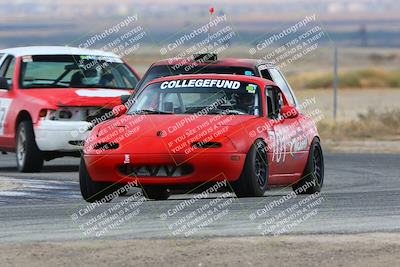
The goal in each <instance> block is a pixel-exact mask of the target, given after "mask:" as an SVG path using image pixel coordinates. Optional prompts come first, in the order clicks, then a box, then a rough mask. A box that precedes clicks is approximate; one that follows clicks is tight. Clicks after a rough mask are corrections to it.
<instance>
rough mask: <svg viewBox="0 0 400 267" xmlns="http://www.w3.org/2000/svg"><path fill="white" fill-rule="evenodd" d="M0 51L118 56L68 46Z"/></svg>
mask: <svg viewBox="0 0 400 267" xmlns="http://www.w3.org/2000/svg"><path fill="white" fill-rule="evenodd" d="M0 53H4V54H9V55H13V56H16V57H20V56H38V55H91V56H103V57H118V56H117V55H115V54H114V53H111V52H105V51H102V50H94V49H84V48H77V47H68V46H25V47H15V48H7V49H3V50H0Z"/></svg>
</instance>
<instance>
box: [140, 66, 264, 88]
mask: <svg viewBox="0 0 400 267" xmlns="http://www.w3.org/2000/svg"><path fill="white" fill-rule="evenodd" d="M212 73H214V74H234V75H247V76H256V75H255V73H254V70H252V69H250V68H243V67H229V66H215V65H206V66H192V65H184V66H173V65H163V66H154V67H151V68H150V70H149V71H148V72H147V74H146V75H145V77H143V79H142V81H140V85H139V86H140V87H142V86H144V85H146V84H147V83H148V82H150V81H152V80H154V79H157V78H161V77H168V76H175V75H185V74H212Z"/></svg>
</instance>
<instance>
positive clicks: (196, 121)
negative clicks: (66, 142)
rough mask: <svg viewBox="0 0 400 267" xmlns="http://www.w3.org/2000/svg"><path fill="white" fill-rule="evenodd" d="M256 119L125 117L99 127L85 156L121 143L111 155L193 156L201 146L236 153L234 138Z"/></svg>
mask: <svg viewBox="0 0 400 267" xmlns="http://www.w3.org/2000/svg"><path fill="white" fill-rule="evenodd" d="M256 119H257V117H255V116H242V115H232V116H230V115H223V116H215V115H213V116H211V115H203V116H197V117H194V116H191V115H123V116H121V117H118V118H116V119H113V120H109V121H106V122H104V123H102V124H99V125H97V126H96V128H95V129H94V130H93V132H92V136H91V138H89V139H88V140H87V142H86V143H85V146H86V148H87V151H85V153H92V152H93V151H90V150H91V149H90V147H91V146H92V145H94V144H97V143H112V142H117V143H119V149H117V150H114V151H109V150H108V151H106V152H107V153H167V154H168V153H169V154H171V153H172V154H179V153H181V154H182V153H187V151H189V153H190V151H191V150H190V149H189V148H190V147H192V146H193V143H197V142H219V143H224V144H225V145H224V151H231V152H233V151H237V147H236V144H233V143H232V141H231V140H230V136H231V135H232V134H238V132H239V131H240V130H242V129H244V128H245V127H246V126H247V125H249V124H251V122H250V121H253V120H256ZM241 136H243V132H241ZM245 139H246V138H245ZM86 148H85V149H86Z"/></svg>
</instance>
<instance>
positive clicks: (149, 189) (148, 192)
mask: <svg viewBox="0 0 400 267" xmlns="http://www.w3.org/2000/svg"><path fill="white" fill-rule="evenodd" d="M143 195H144V196H145V197H146V198H148V199H154V200H167V199H168V198H169V196H170V192H169V190H168V188H165V187H163V186H143Z"/></svg>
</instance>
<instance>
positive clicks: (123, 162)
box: [79, 74, 324, 202]
mask: <svg viewBox="0 0 400 267" xmlns="http://www.w3.org/2000/svg"><path fill="white" fill-rule="evenodd" d="M113 111H114V113H115V114H116V116H117V118H115V119H113V120H109V121H107V122H104V123H101V124H99V125H97V126H96V127H95V128H94V129H93V131H92V133H91V135H90V136H89V138H88V139H87V140H86V142H85V147H84V154H83V157H82V159H81V165H80V173H79V176H80V187H81V193H82V196H83V198H84V199H85V200H87V201H89V202H93V201H100V200H101V201H103V199H104V198H107V196H108V195H109V194H111V192H112V190H116V188H120V187H122V186H124V185H125V184H127V183H133V184H135V185H138V186H140V187H142V189H143V191H144V194H145V195H146V196H147V197H148V198H151V199H160V200H161V199H167V198H168V197H169V194H170V192H171V191H173V190H174V189H178V188H182V187H184V188H186V187H187V188H194V187H196V186H198V185H201V184H204V183H207V184H208V183H216V182H221V181H222V182H223V181H226V184H227V187H228V189H232V190H233V191H234V192H235V193H236V195H237V196H239V197H258V196H263V195H264V193H265V191H266V190H267V189H268V188H269V187H272V186H288V185H292V186H293V189H294V190H295V192H296V193H314V192H318V191H320V190H321V187H322V184H323V178H324V161H323V154H322V149H321V145H320V139H319V137H318V132H317V129H316V126H315V124H314V122H313V121H312V119H311V118H309V117H307V116H305V115H303V114H301V113H300V112H299V111H298V110H297V109H296V108H295V107H293V106H291V105H290V104H289V103H288V101H287V99H286V96H285V95H284V94H283V93H282V91H281V90H280V89H279V87H278V86H277V85H276V84H275V83H273V82H272V81H269V80H266V79H263V78H259V77H251V76H243V75H224V74H200V75H180V76H170V77H164V78H159V79H155V80H153V81H151V82H150V83H148V84H147V85H146V86H145V87H144V88H143V89H142V90H141V91H140V93H138V94H137V95H136V97H135V102H134V103H133V104H131V105H130V106H129V108H126V107H125V106H123V105H121V106H118V107H116V108H114V110H113ZM113 192H114V193H115V192H117V193H118V192H119V191H118V190H116V191H113ZM107 199H109V198H107Z"/></svg>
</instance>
